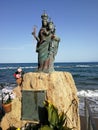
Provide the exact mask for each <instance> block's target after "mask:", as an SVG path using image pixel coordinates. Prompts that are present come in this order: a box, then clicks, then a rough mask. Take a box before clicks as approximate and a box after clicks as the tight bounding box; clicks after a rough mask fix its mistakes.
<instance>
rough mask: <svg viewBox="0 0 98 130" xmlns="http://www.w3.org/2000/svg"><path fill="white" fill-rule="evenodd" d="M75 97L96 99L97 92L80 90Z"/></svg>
mask: <svg viewBox="0 0 98 130" xmlns="http://www.w3.org/2000/svg"><path fill="white" fill-rule="evenodd" d="M77 95H78V96H82V97H98V90H80V91H78V93H77Z"/></svg>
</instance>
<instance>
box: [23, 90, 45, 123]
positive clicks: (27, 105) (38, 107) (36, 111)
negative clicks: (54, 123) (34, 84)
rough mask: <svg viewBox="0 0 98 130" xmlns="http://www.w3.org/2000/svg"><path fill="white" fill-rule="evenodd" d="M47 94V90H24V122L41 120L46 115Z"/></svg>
mask: <svg viewBox="0 0 98 130" xmlns="http://www.w3.org/2000/svg"><path fill="white" fill-rule="evenodd" d="M45 93H46V92H45V90H39V91H38V90H35V91H34V90H33V91H32V90H22V112H21V117H22V120H32V121H40V120H41V117H43V116H44V114H45V113H44V112H45V111H44V109H45V108H44V103H43V102H44V100H45Z"/></svg>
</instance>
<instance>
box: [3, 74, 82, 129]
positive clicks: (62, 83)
mask: <svg viewBox="0 0 98 130" xmlns="http://www.w3.org/2000/svg"><path fill="white" fill-rule="evenodd" d="M21 88H22V89H23V90H46V98H47V99H48V100H49V101H50V102H51V103H52V104H54V106H56V107H57V108H58V111H59V112H62V111H63V112H65V113H66V115H67V125H68V127H70V128H73V130H80V118H79V112H78V97H77V89H76V86H75V83H74V80H73V77H72V75H71V73H69V72H53V73H49V74H48V73H33V72H30V73H26V74H25V75H24V77H23V82H22V86H21ZM14 91H15V92H16V95H17V98H16V99H15V100H13V102H12V111H11V112H9V113H7V114H6V115H5V116H4V117H3V119H2V122H1V126H2V128H3V130H6V129H7V128H9V126H10V125H14V126H15V127H21V126H22V125H24V123H26V121H21V100H20V99H21V92H20V88H19V86H18V87H17V88H15V89H14ZM5 122H6V123H5Z"/></svg>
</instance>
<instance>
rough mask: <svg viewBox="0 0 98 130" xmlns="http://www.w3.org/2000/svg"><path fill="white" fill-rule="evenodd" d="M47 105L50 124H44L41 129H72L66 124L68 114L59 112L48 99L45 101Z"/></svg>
mask: <svg viewBox="0 0 98 130" xmlns="http://www.w3.org/2000/svg"><path fill="white" fill-rule="evenodd" d="M44 104H45V107H46V109H47V112H48V125H44V126H42V127H41V128H40V130H72V129H71V128H68V127H67V125H66V114H65V113H64V112H62V113H60V114H58V109H57V108H56V107H55V106H54V105H53V104H51V103H50V102H48V101H45V103H44Z"/></svg>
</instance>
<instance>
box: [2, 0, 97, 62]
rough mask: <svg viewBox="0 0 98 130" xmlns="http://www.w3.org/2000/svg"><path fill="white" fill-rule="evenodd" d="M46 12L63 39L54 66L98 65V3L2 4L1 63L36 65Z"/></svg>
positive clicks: (28, 0) (27, 0)
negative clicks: (85, 63) (35, 32)
mask: <svg viewBox="0 0 98 130" xmlns="http://www.w3.org/2000/svg"><path fill="white" fill-rule="evenodd" d="M44 10H46V13H47V14H48V16H49V17H50V18H51V19H52V21H53V22H54V24H55V26H56V35H57V36H59V37H60V39H61V41H60V43H59V48H58V53H57V55H56V58H55V62H98V0H0V63H34V62H37V53H36V51H35V50H36V43H37V42H36V40H35V39H34V38H33V36H32V34H31V33H32V31H33V28H34V26H35V25H36V30H37V34H38V32H39V29H40V28H41V15H42V14H43V11H44Z"/></svg>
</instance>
